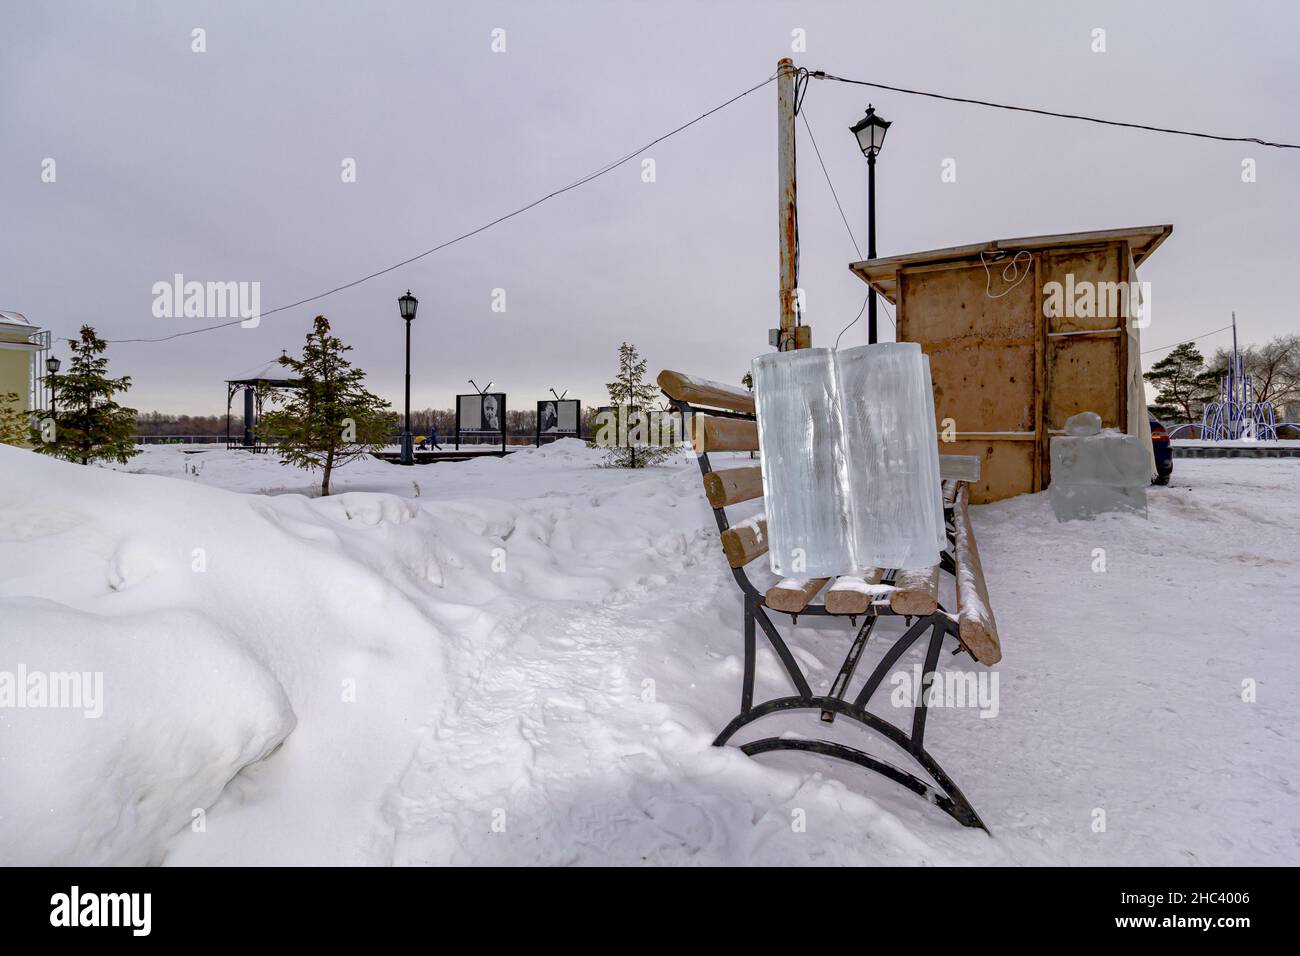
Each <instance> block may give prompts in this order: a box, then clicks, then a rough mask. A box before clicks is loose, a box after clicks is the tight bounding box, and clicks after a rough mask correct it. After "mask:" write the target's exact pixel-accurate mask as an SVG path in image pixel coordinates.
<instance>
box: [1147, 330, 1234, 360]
mask: <svg viewBox="0 0 1300 956" xmlns="http://www.w3.org/2000/svg"><path fill="white" fill-rule="evenodd" d="M1230 328H1232V326H1231V325H1225V326H1224V327H1223V328H1221V329H1212V330H1211V331H1209V332H1202V333H1201V334H1200V335H1193V336H1192V337H1191V338H1190V339H1183V340H1182V341H1181V342H1175V343H1173V344H1172V345H1158V346H1156V347H1155V348H1153V349H1143V350H1142V354H1143V355H1146V354H1147V353H1148V352H1163V351H1164V350H1165V349H1172V348H1177V347H1178V346H1180V345H1183V344H1184V343H1186V342H1195V341H1196V340H1198V339H1207V338H1209V337H1210V336H1211V335H1218V334H1219V333H1220V332H1226V331H1228V329H1230Z"/></svg>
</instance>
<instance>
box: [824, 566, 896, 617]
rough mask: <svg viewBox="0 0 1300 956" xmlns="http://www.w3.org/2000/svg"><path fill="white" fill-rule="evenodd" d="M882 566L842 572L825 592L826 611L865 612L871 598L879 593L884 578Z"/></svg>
mask: <svg viewBox="0 0 1300 956" xmlns="http://www.w3.org/2000/svg"><path fill="white" fill-rule="evenodd" d="M884 576H885V572H884V569H882V568H871V569H869V570H867V571H864V572H862V573H861V574H842V575H840V576H839V577H838V578H836V579H835V581H834V582H833V583H832V584H831V587H830V590H829V591H827V592H826V611H827V613H829V614H865V613H866V610H867V608H868V607H870V606H871V601H872V599H873V598H874V597H875V596H876V595H877V594H878V593H879V590H880V589H879V587H878V586H879V584H880V582H881V580H882V579H883V578H884Z"/></svg>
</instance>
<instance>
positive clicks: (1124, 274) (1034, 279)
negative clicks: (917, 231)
mask: <svg viewBox="0 0 1300 956" xmlns="http://www.w3.org/2000/svg"><path fill="white" fill-rule="evenodd" d="M1171 232H1173V226H1168V225H1164V226H1141V227H1135V228H1131V229H1107V230H1102V231H1097V232H1076V233H1068V234H1064V235H1055V236H1034V237H1030V238H1025V239H1002V240H996V241H993V242H982V243H976V244H973V245H967V246H955V247H953V248H950V249H936V250H933V251H930V252H916V253H911V254H908V255H902V256H888V257H885V258H877V259H869V260H867V261H865V262H855V263H853V264H852V265H851V266H850V268H851V269H852V270H853V272H855V273H856V274H857V275H858V276H860V277H861V278H862V279H863V280H864V281H866V282H868V283H869V284H870V285H871V286H872V287H873V288H874V289H875V290H876V291H877V292H878V293H879V294H880V295H883V296H884V297H885V298H886V299H888V300H889V301H890V302H891V303H893V304H894V306H895V307H896V311H897V324H898V327H897V332H896V336H897V339H898V341H900V342H917V343H919V344H920V345H921V347H922V349H924V350H925V352H926V354H928V355H929V356H930V367H931V372H932V374H933V377H934V405H935V414H936V416H937V418H938V425H939V431H940V434H941V435H943V434H944V433H945V430H946V431H947V435H948V437H949V438H952V437H954V431H955V441H952V442H943V441H941V445H940V450H941V451H942V452H943V453H945V454H959V455H979V456H980V458H981V459H982V469H981V478H980V481H979V483H978V484H973V485H971V489H970V492H971V501H972V502H986V501H997V500H999V499H1001V498H1009V497H1011V496H1012V495H1018V494H1023V493H1026V492H1034V491H1041V490H1042V489H1044V488H1046V487H1047V485H1048V483H1049V481H1050V480H1051V475H1050V472H1049V468H1050V458H1049V442H1050V438H1051V436H1052V435H1053V434H1060V433H1061V430H1062V428H1063V426H1064V425H1065V420H1066V419H1067V418H1069V417H1070V416H1071V415H1074V414H1076V413H1077V412H1082V411H1094V412H1097V413H1098V414H1099V415H1100V416H1101V418H1102V424H1103V425H1104V426H1106V427H1111V428H1119V429H1121V430H1123V431H1125V432H1126V433H1128V434H1140V435H1146V434H1149V432H1148V430H1147V411H1146V393H1145V391H1144V385H1143V380H1142V360H1141V344H1140V327H1141V326H1144V325H1146V324H1147V321H1149V314H1150V313H1149V311H1145V312H1144V311H1143V310H1144V309H1147V310H1149V307H1150V296H1149V295H1148V296H1146V297H1145V298H1146V301H1145V305H1143V304H1140V303H1141V300H1142V295H1141V293H1142V288H1141V286H1140V284H1139V281H1138V278H1137V267H1138V266H1139V265H1141V264H1142V263H1143V262H1144V261H1146V259H1147V258H1148V257H1149V256H1150V255H1151V253H1152V252H1154V251H1155V249H1156V247H1157V246H1159V245H1160V244H1161V243H1162V242H1164V240H1165V238H1166V237H1167V236H1169V234H1170V233H1171ZM1144 317H1145V318H1144Z"/></svg>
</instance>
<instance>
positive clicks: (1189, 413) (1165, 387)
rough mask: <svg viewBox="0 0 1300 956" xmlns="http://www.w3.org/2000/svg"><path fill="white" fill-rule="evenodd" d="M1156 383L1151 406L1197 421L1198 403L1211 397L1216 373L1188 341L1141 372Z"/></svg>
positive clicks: (1189, 420) (1151, 381) (1200, 403)
mask: <svg viewBox="0 0 1300 956" xmlns="http://www.w3.org/2000/svg"><path fill="white" fill-rule="evenodd" d="M1142 377H1143V378H1145V379H1146V380H1147V381H1148V382H1150V383H1151V384H1152V385H1154V386H1155V387H1156V403H1155V407H1158V408H1160V409H1162V410H1166V409H1168V410H1169V411H1172V412H1173V415H1172V416H1171V417H1178V418H1181V419H1182V421H1184V422H1191V421H1198V420H1199V419H1200V415H1201V406H1202V405H1204V404H1205V403H1206V402H1208V401H1210V399H1212V398H1213V397H1214V391H1215V383H1216V382H1217V377H1216V376H1215V375H1214V373H1213V372H1211V371H1209V370H1208V369H1206V367H1205V357H1204V356H1203V355H1201V353H1200V350H1199V349H1197V347H1196V346H1195V345H1193V344H1192V343H1191V342H1184V343H1182V344H1181V345H1178V346H1175V347H1174V349H1173V351H1171V352H1170V353H1169V354H1168V355H1166V356H1165V357H1164V358H1162V359H1161V360H1160V361H1159V362H1156V363H1155V364H1154V365H1152V366H1151V371H1149V372H1145V373H1143V375H1142Z"/></svg>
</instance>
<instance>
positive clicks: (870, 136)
mask: <svg viewBox="0 0 1300 956" xmlns="http://www.w3.org/2000/svg"><path fill="white" fill-rule="evenodd" d="M889 126H890V124H889V121H888V120H884V119H881V118H880V117H879V116H877V115H876V110H875V108H874V107H872V106H871V105H870V104H868V105H867V115H866V116H864V117H862V119H860V120H858V122H857V123H856V124H855V125H853V126H850V127H849V132H851V133H852V134H853V135H854V136H856V137H857V140H858V148H859V149H861V150H862V155H863V156H865V157H867V258H868V259H874V258H875V257H876V156H878V155H879V154H880V147H882V146H884V145H885V134H886V133H887V132H889ZM867 341H868V342H870V343H872V344H875V341H876V290H875V288H874V287H872V289H871V292H870V294H869V295H868V298H867Z"/></svg>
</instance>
